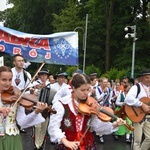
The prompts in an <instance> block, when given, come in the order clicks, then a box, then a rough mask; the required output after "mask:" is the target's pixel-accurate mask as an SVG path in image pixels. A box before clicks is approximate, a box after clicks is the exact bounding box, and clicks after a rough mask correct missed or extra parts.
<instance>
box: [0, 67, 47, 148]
mask: <svg viewBox="0 0 150 150" xmlns="http://www.w3.org/2000/svg"><path fill="white" fill-rule="evenodd" d="M12 76H13V74H12V71H11V68H9V67H6V66H1V67H0V150H23V145H22V139H21V136H20V131H19V129H18V126H17V123H18V124H19V125H20V126H21V127H23V128H27V127H29V126H33V125H36V124H38V123H42V122H44V121H45V119H44V118H43V116H42V115H41V112H42V111H43V110H44V109H46V108H47V104H44V103H41V102H37V106H36V109H35V110H34V111H33V112H32V113H30V114H28V115H26V114H25V108H24V107H23V106H21V105H19V103H16V102H12V103H10V102H9V103H7V102H6V101H5V100H4V99H5V98H4V94H5V93H7V92H8V90H9V91H10V88H12V91H11V92H12V93H14V95H15V96H14V99H16V100H18V99H17V97H18V96H17V95H19V94H20V90H18V89H17V88H14V87H12V86H11V81H12ZM5 97H6V96H5ZM7 98H8V95H7ZM11 98H12V96H10V99H11Z"/></svg>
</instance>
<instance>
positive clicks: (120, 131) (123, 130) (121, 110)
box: [114, 83, 132, 143]
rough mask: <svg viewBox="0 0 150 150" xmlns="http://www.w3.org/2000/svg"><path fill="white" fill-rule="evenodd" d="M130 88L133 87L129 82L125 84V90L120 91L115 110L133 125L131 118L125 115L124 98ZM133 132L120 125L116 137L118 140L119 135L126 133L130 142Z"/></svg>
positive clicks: (127, 140)
mask: <svg viewBox="0 0 150 150" xmlns="http://www.w3.org/2000/svg"><path fill="white" fill-rule="evenodd" d="M130 88H131V86H130V84H129V83H127V84H126V85H124V91H120V93H119V95H118V97H117V100H116V106H117V107H116V110H115V112H116V115H118V116H119V117H121V118H123V119H125V120H126V122H127V123H128V124H129V125H132V122H131V120H130V119H129V118H128V117H127V116H126V115H125V112H124V107H123V106H124V105H125V101H124V100H125V97H126V94H127V93H128V91H129V90H130ZM131 133H132V132H131V131H130V130H129V129H127V128H126V127H125V126H120V127H119V129H118V130H117V131H116V133H115V135H114V138H115V139H116V140H117V139H118V135H126V142H127V143H130V134H131Z"/></svg>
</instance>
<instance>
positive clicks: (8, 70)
mask: <svg viewBox="0 0 150 150" xmlns="http://www.w3.org/2000/svg"><path fill="white" fill-rule="evenodd" d="M5 71H7V72H12V71H11V68H10V67H7V66H1V67H0V75H1V73H2V72H5Z"/></svg>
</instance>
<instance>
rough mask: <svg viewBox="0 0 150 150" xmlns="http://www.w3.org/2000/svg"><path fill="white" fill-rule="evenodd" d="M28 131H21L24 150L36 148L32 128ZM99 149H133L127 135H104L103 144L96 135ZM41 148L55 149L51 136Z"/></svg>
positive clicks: (46, 149)
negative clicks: (117, 136)
mask: <svg viewBox="0 0 150 150" xmlns="http://www.w3.org/2000/svg"><path fill="white" fill-rule="evenodd" d="M27 131H28V132H27V133H21V135H22V138H23V140H24V142H23V143H24V150H34V144H33V140H32V138H31V136H32V130H31V129H28V130H27ZM95 139H96V142H97V147H98V150H131V148H130V147H131V146H130V144H129V143H126V141H125V136H121V137H119V140H114V138H113V136H112V135H105V136H104V141H105V142H104V144H101V143H100V141H99V137H98V136H95ZM40 150H55V146H54V144H52V143H51V142H50V140H49V138H48V139H47V140H46V144H45V148H44V149H40Z"/></svg>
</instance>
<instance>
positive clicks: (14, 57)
mask: <svg viewBox="0 0 150 150" xmlns="http://www.w3.org/2000/svg"><path fill="white" fill-rule="evenodd" d="M18 56H19V57H22V58H23V59H24V57H23V56H22V55H20V54H16V55H14V56H13V61H14V60H15V59H16V57H18Z"/></svg>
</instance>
